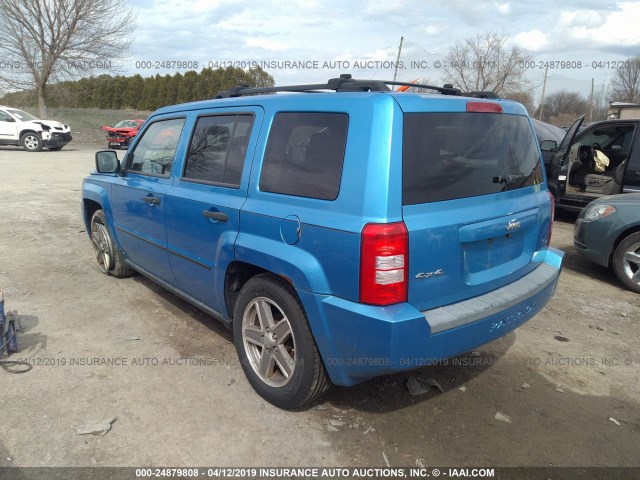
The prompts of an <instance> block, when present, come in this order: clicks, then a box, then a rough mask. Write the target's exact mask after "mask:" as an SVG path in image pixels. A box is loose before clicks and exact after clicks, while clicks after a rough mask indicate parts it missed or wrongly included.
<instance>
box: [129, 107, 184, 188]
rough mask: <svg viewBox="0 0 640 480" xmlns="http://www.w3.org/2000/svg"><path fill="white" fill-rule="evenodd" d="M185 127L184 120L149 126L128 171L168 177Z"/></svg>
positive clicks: (159, 122) (175, 119)
mask: <svg viewBox="0 0 640 480" xmlns="http://www.w3.org/2000/svg"><path fill="white" fill-rule="evenodd" d="M183 125H184V118H172V119H170V120H160V121H157V122H155V123H153V124H151V125H149V128H147V129H146V130H145V132H144V134H143V136H142V138H141V139H140V141H139V142H138V144H137V145H136V147H135V149H134V150H133V152H132V154H131V155H130V157H129V168H128V170H130V171H134V172H136V173H141V174H144V175H159V176H164V177H168V176H169V173H170V172H171V166H172V165H173V161H174V159H175V156H176V149H177V147H178V140H179V139H180V134H181V133H182V127H183Z"/></svg>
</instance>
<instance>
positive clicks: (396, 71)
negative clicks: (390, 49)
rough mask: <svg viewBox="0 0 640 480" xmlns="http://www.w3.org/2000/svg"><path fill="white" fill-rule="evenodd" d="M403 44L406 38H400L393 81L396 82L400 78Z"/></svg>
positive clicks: (394, 87)
mask: <svg viewBox="0 0 640 480" xmlns="http://www.w3.org/2000/svg"><path fill="white" fill-rule="evenodd" d="M402 42H404V37H400V47H399V48H398V57H397V58H396V69H395V71H394V72H393V81H394V82H395V81H396V78H398V65H399V64H400V53H401V52H402ZM393 89H394V90H395V89H396V86H395V85H394V86H393Z"/></svg>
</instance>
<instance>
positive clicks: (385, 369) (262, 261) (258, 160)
mask: <svg viewBox="0 0 640 480" xmlns="http://www.w3.org/2000/svg"><path fill="white" fill-rule="evenodd" d="M392 83H393V82H380V81H361V80H355V79H351V77H350V76H348V75H343V76H341V77H340V78H337V79H332V80H330V81H329V82H328V83H326V84H319V85H302V86H292V87H272V88H267V89H252V88H247V87H237V88H234V89H231V90H229V91H225V92H221V93H220V94H219V95H218V97H217V98H216V99H212V100H208V101H201V102H194V103H188V104H184V105H177V106H171V107H165V108H161V109H160V110H158V111H156V112H155V113H154V114H153V115H151V116H150V117H149V119H148V120H147V122H146V123H145V125H144V128H143V129H142V130H141V132H140V133H139V135H138V136H137V137H136V139H135V141H134V142H133V143H132V144H131V146H130V148H129V150H128V151H127V153H126V155H125V156H124V158H123V160H122V162H120V161H119V160H118V159H117V157H116V154H115V152H113V151H103V152H98V153H97V154H96V167H97V168H96V171H94V172H92V173H91V175H90V176H89V177H87V178H86V179H85V181H84V186H83V214H84V220H85V222H86V225H87V231H88V232H89V233H90V238H91V241H92V243H93V247H94V250H95V252H96V258H97V260H98V264H99V266H100V269H101V270H102V271H103V272H104V273H107V274H111V275H113V276H115V277H122V276H127V275H130V274H132V273H133V272H139V273H141V274H143V275H145V276H147V277H149V278H150V279H152V280H154V281H155V282H157V283H159V284H160V285H162V286H163V287H165V288H166V289H168V290H169V291H170V292H172V293H174V294H176V295H178V296H180V297H182V298H184V299H186V300H188V301H189V302H191V303H192V304H194V305H196V306H197V307H199V308H201V309H202V310H204V311H206V312H208V313H209V314H211V315H212V316H214V317H216V318H218V319H220V320H221V321H223V322H225V323H226V324H227V325H228V326H229V327H230V328H232V329H233V336H234V343H235V346H236V349H237V352H238V356H239V358H240V361H241V364H242V367H243V369H244V372H245V374H246V375H247V378H248V379H249V381H250V383H251V384H252V386H253V387H254V389H255V390H256V391H257V392H258V393H259V394H260V395H261V396H262V397H264V398H265V399H266V400H268V401H269V402H271V403H273V404H274V405H277V406H279V407H282V408H295V407H298V406H300V405H303V404H305V403H308V402H310V401H312V400H313V399H315V398H316V397H317V396H319V395H320V394H321V393H322V392H324V391H325V390H326V389H327V388H328V387H329V385H330V384H331V383H335V384H338V385H345V386H349V385H354V384H356V383H359V382H362V381H364V380H367V379H369V378H372V377H374V376H378V375H383V374H389V373H393V372H400V371H406V370H409V369H415V368H417V367H420V366H424V365H428V364H431V363H434V362H436V361H438V360H439V359H443V358H447V357H451V356H455V355H458V354H460V353H463V352H466V351H469V350H471V349H473V348H474V347H477V346H479V345H482V344H485V343H487V342H490V341H492V340H494V339H496V338H498V337H501V336H503V335H505V334H506V333H508V332H510V331H512V330H513V329H515V328H516V327H518V326H519V325H521V324H522V323H524V322H525V321H527V320H528V319H530V318H531V317H532V316H534V315H535V314H536V313H537V312H538V311H539V310H540V309H541V308H542V307H543V306H544V305H545V304H546V303H547V302H548V301H549V299H550V298H551V297H552V296H553V294H554V291H555V288H556V283H557V280H558V276H559V273H560V269H561V263H562V255H563V254H562V252H560V251H558V250H555V249H553V248H550V247H549V241H550V236H551V227H552V221H553V202H552V198H551V197H550V195H549V192H548V190H547V184H546V181H545V177H544V172H543V166H542V161H541V154H540V149H539V147H538V145H537V142H536V138H535V135H534V131H533V128H532V126H531V122H530V119H529V117H528V116H527V113H526V110H525V109H524V108H523V107H522V106H521V105H520V104H518V103H515V102H512V101H508V100H499V99H487V98H479V97H478V96H476V97H472V96H463V95H461V94H460V92H459V91H457V90H454V89H452V88H450V87H448V86H445V87H428V88H430V89H431V90H435V91H436V93H431V94H415V93H400V92H394V91H392V90H390V88H389V87H388V85H389V84H392ZM398 83H399V82H398ZM411 86H414V87H415V86H416V85H414V84H411ZM425 87H426V86H425ZM277 91H292V92H296V91H297V92H298V93H295V94H274V93H275V92H277ZM312 92H313V93H312ZM270 93H271V94H270ZM255 94H260V95H255Z"/></svg>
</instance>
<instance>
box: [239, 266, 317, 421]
mask: <svg viewBox="0 0 640 480" xmlns="http://www.w3.org/2000/svg"><path fill="white" fill-rule="evenodd" d="M233 339H234V343H235V346H236V350H237V352H238V357H239V358H240V363H241V364H242V369H243V370H244V373H245V375H246V376H247V378H248V380H249V382H250V383H251V385H252V386H253V388H254V389H255V390H256V392H258V394H260V396H261V397H262V398H264V399H265V400H267V401H268V402H270V403H272V404H273V405H275V406H277V407H280V408H284V409H291V408H296V407H299V406H301V405H304V404H306V403H309V402H311V401H312V400H314V399H315V398H317V397H318V396H320V395H321V394H322V393H323V392H324V391H325V390H327V389H328V388H329V386H330V382H329V378H328V376H327V373H326V371H325V368H324V364H323V363H322V359H321V358H320V353H319V352H318V348H317V347H316V344H315V341H314V339H313V335H312V334H311V330H310V328H309V324H308V322H307V317H306V315H305V313H304V310H303V308H302V305H301V303H300V300H299V299H298V297H297V296H296V294H295V291H294V290H293V288H292V287H291V285H289V284H288V283H287V282H285V281H284V280H282V279H281V278H279V277H277V276H275V275H271V274H263V275H258V276H256V277H253V278H252V279H250V280H249V281H248V282H247V283H246V284H245V285H244V287H242V290H241V291H240V294H239V296H238V300H237V302H236V306H235V313H234V317H233Z"/></svg>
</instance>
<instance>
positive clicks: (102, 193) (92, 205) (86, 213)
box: [82, 180, 118, 242]
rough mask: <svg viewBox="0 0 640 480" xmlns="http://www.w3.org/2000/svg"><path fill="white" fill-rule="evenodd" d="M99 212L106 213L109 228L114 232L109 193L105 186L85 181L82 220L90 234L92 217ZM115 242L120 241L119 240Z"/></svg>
mask: <svg viewBox="0 0 640 480" xmlns="http://www.w3.org/2000/svg"><path fill="white" fill-rule="evenodd" d="M97 210H103V211H104V215H105V218H106V219H107V223H108V225H107V226H108V227H109V228H110V230H111V231H113V230H114V229H113V228H112V227H113V225H112V222H113V217H112V216H111V205H110V203H109V197H108V192H107V191H106V190H105V189H104V187H103V186H101V185H98V184H95V183H90V182H88V181H86V180H85V183H84V185H83V188H82V219H83V220H84V224H85V227H86V230H87V233H88V234H89V233H90V232H91V217H93V214H94V213H96V211H97ZM115 240H116V242H117V241H118V240H117V238H115Z"/></svg>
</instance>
